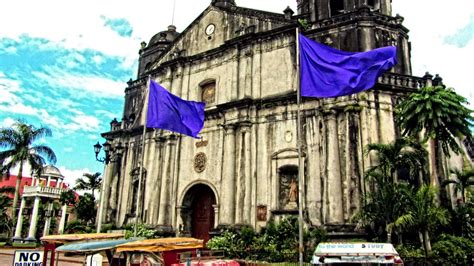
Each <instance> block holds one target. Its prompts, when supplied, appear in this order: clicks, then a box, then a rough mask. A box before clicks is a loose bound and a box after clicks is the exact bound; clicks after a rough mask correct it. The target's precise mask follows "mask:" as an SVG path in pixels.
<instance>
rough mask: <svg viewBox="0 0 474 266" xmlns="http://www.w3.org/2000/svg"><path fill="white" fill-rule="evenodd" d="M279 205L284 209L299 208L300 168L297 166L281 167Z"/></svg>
mask: <svg viewBox="0 0 474 266" xmlns="http://www.w3.org/2000/svg"><path fill="white" fill-rule="evenodd" d="M279 176H280V182H279V183H280V184H279V197H278V200H279V206H280V208H281V209H284V210H295V209H297V208H298V170H297V169H296V167H284V168H283V169H280V172H279Z"/></svg>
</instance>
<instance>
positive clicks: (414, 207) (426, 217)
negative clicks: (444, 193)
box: [394, 185, 449, 255]
mask: <svg viewBox="0 0 474 266" xmlns="http://www.w3.org/2000/svg"><path fill="white" fill-rule="evenodd" d="M435 199H436V188H434V187H432V186H428V185H423V186H421V187H420V188H419V189H418V191H417V192H416V194H415V195H413V197H412V198H411V204H408V205H407V207H408V211H407V212H406V213H405V214H403V215H400V216H399V217H398V219H397V220H396V221H395V223H394V225H395V226H397V227H401V228H411V229H414V230H416V231H418V235H419V238H420V242H421V243H422V245H423V247H424V249H425V253H426V255H428V254H429V253H430V252H431V238H430V232H432V231H433V230H434V229H435V228H436V226H438V225H446V224H448V222H449V215H448V211H447V210H446V209H443V208H441V207H438V206H437V204H436V201H435Z"/></svg>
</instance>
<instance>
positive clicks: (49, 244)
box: [41, 233, 124, 266]
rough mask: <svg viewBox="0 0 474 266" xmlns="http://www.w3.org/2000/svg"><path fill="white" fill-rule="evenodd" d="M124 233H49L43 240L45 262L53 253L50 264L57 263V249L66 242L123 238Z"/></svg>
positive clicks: (51, 265) (45, 262)
mask: <svg viewBox="0 0 474 266" xmlns="http://www.w3.org/2000/svg"><path fill="white" fill-rule="evenodd" d="M123 237H124V234H122V233H91V234H65V235H49V236H43V237H42V238H41V242H42V243H43V251H44V255H43V264H42V265H45V266H46V265H47V261H48V254H49V253H51V259H50V264H49V265H50V266H54V265H55V253H56V249H57V248H58V247H60V246H62V245H65V244H71V243H79V242H83V243H84V242H91V241H92V242H93V241H100V240H102V241H104V240H114V239H115V240H116V239H123Z"/></svg>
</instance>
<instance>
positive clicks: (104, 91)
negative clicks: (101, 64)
mask: <svg viewBox="0 0 474 266" xmlns="http://www.w3.org/2000/svg"><path fill="white" fill-rule="evenodd" d="M32 75H34V76H35V77H37V78H38V79H39V80H40V81H41V82H44V83H46V84H48V85H49V86H50V87H52V88H55V89H63V88H67V89H68V90H72V91H73V93H74V95H75V96H77V97H80V98H89V97H91V96H93V97H99V98H122V97H123V91H124V89H125V87H126V83H125V82H123V81H115V80H112V79H108V78H105V77H101V76H86V75H80V74H71V73H69V72H67V71H66V70H64V69H61V68H59V67H46V68H45V69H44V71H42V72H39V71H34V72H33V73H32ZM52 77H54V78H52Z"/></svg>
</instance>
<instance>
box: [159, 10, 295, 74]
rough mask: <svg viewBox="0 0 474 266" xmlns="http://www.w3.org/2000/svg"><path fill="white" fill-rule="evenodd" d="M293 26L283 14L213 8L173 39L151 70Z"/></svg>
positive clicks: (203, 13)
mask: <svg viewBox="0 0 474 266" xmlns="http://www.w3.org/2000/svg"><path fill="white" fill-rule="evenodd" d="M291 23H292V22H291V20H288V19H286V18H285V16H284V15H283V14H276V13H271V12H265V11H259V10H253V9H248V8H242V7H231V8H222V7H216V6H213V5H210V6H209V7H208V8H206V9H205V10H204V11H203V12H202V13H201V14H200V15H199V16H198V17H197V18H196V19H195V20H194V21H193V22H192V23H191V24H190V25H189V26H188V27H187V28H186V29H185V30H184V31H183V32H182V33H181V34H180V35H179V36H178V37H177V38H176V40H174V42H173V43H172V44H171V45H170V47H169V48H168V49H167V50H166V51H164V52H163V54H162V55H161V56H160V57H159V58H158V59H157V61H156V62H154V63H153V66H152V67H151V69H156V68H158V67H159V66H160V65H161V64H163V63H165V62H168V61H171V60H174V59H178V58H183V57H193V56H196V55H199V54H202V53H205V52H208V51H211V50H213V49H217V48H220V47H223V46H224V45H225V44H226V43H227V42H229V41H231V40H232V39H235V38H239V37H241V36H243V35H245V34H252V33H258V32H262V31H268V30H272V29H275V28H278V27H282V26H286V25H289V24H291Z"/></svg>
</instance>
